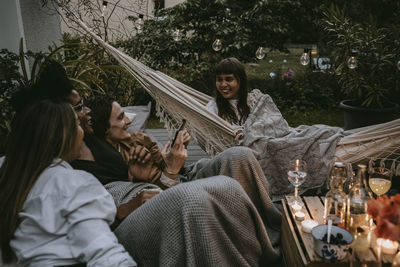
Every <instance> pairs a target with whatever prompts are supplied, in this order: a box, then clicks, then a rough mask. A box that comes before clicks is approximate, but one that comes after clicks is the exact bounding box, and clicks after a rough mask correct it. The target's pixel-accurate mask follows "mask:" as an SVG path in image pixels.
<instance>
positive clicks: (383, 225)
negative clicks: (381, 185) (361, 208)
mask: <svg viewBox="0 0 400 267" xmlns="http://www.w3.org/2000/svg"><path fill="white" fill-rule="evenodd" d="M368 214H370V215H371V216H372V218H373V219H374V221H375V222H376V228H375V234H376V236H377V237H378V238H385V239H390V240H394V241H397V240H400V194H397V195H395V196H391V197H390V198H389V197H388V196H386V195H382V196H380V197H378V198H377V199H371V200H370V201H369V202H368Z"/></svg>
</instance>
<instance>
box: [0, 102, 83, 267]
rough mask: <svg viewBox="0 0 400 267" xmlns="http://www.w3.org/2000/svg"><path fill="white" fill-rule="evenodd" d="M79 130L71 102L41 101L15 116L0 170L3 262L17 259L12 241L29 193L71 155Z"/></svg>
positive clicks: (0, 234)
mask: <svg viewBox="0 0 400 267" xmlns="http://www.w3.org/2000/svg"><path fill="white" fill-rule="evenodd" d="M77 130H78V123H77V118H76V115H75V112H74V110H73V109H72V107H71V105H70V104H68V103H62V102H55V101H51V100H40V101H37V102H34V103H32V104H30V105H28V106H27V107H25V108H24V109H21V110H20V111H19V112H17V113H16V114H15V116H14V118H13V121H12V124H11V133H10V136H9V139H8V143H7V148H6V154H5V159H4V162H3V165H2V166H1V167H0V214H1V217H2V219H1V220H0V246H1V252H2V256H3V261H4V262H10V261H11V260H12V259H13V258H14V253H13V252H12V250H11V247H10V240H11V239H12V238H13V236H14V232H15V229H16V228H17V227H18V225H19V212H20V211H21V210H22V207H23V204H24V202H25V200H26V197H27V196H28V193H29V192H30V190H31V189H32V187H33V186H34V184H35V183H36V181H37V179H38V178H39V176H40V175H41V173H42V172H43V171H44V170H45V169H46V168H47V167H49V166H50V165H51V164H52V163H53V161H54V159H57V158H60V159H65V158H67V157H68V156H69V155H70V153H71V149H72V148H73V146H74V144H75V142H76V138H77Z"/></svg>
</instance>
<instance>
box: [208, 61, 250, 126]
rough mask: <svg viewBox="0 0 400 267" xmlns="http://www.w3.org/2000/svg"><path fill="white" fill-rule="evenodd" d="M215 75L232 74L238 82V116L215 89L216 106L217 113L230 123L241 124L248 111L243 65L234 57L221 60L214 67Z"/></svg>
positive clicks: (245, 76)
mask: <svg viewBox="0 0 400 267" xmlns="http://www.w3.org/2000/svg"><path fill="white" fill-rule="evenodd" d="M214 73H215V76H217V75H221V74H233V76H235V78H236V79H237V80H238V82H239V99H238V103H237V109H238V111H239V115H240V118H236V114H235V112H234V111H233V110H232V107H231V105H230V103H229V101H228V100H227V99H225V98H224V97H223V96H222V95H221V94H220V93H219V92H218V90H217V97H216V103H217V107H218V115H219V116H220V117H221V118H223V119H225V120H227V121H229V122H230V123H235V124H239V125H241V124H243V123H244V122H245V121H246V119H247V117H248V116H249V113H250V108H249V106H248V105H247V75H246V71H245V69H244V66H243V64H242V63H240V61H239V60H238V59H236V58H234V57H230V58H225V59H223V60H221V61H220V62H219V63H218V64H217V65H216V66H215V69H214Z"/></svg>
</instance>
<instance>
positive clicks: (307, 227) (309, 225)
mask: <svg viewBox="0 0 400 267" xmlns="http://www.w3.org/2000/svg"><path fill="white" fill-rule="evenodd" d="M317 225H318V223H317V222H316V221H314V220H304V221H302V222H301V230H302V231H303V232H306V233H311V230H312V229H313V228H314V227H315V226H317Z"/></svg>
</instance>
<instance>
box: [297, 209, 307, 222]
mask: <svg viewBox="0 0 400 267" xmlns="http://www.w3.org/2000/svg"><path fill="white" fill-rule="evenodd" d="M294 217H295V219H296V220H298V221H302V220H304V218H305V217H306V214H305V213H304V212H302V211H298V212H296V213H295V214H294Z"/></svg>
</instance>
